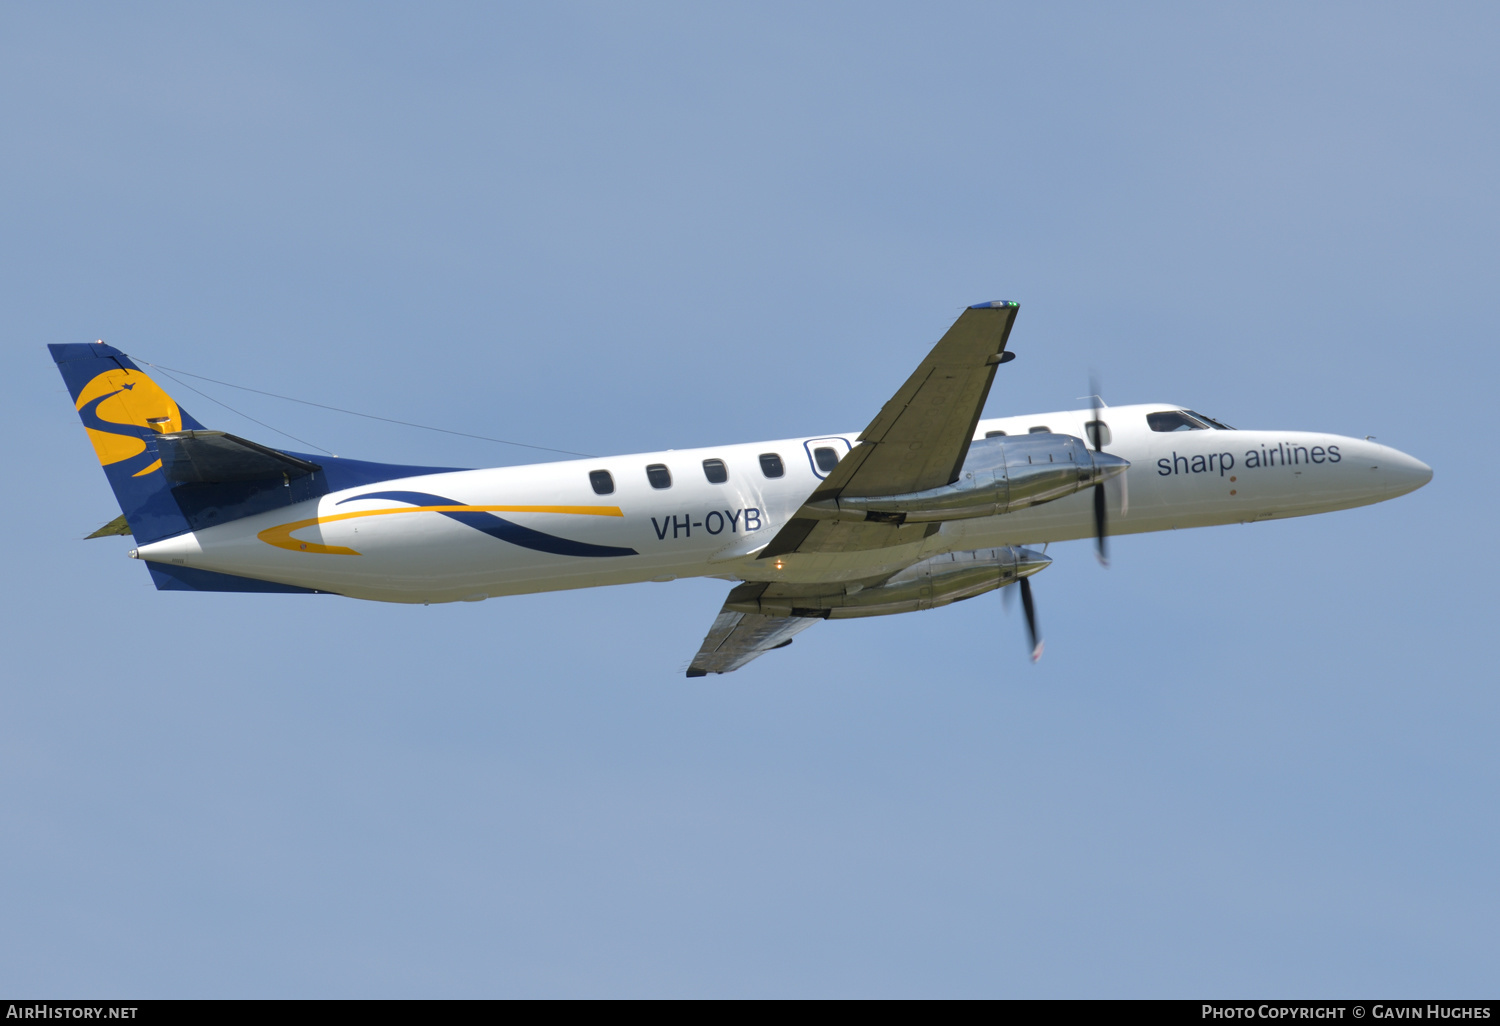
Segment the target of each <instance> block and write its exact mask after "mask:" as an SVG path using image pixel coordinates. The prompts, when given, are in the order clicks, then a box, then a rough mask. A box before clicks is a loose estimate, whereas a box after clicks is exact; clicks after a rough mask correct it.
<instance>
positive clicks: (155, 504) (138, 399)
mask: <svg viewBox="0 0 1500 1026" xmlns="http://www.w3.org/2000/svg"><path fill="white" fill-rule="evenodd" d="M47 348H48V349H49V350H51V351H52V359H53V360H55V361H57V368H58V370H60V371H62V376H63V381H64V382H65V383H66V384H67V386H68V394H69V395H71V396H72V397H73V405H74V407H75V408H76V409H77V410H78V415H79V416H80V417H82V418H83V426H84V428H85V429H87V431H88V433H89V441H91V442H93V443H94V453H95V454H96V455H97V456H98V457H99V462H100V464H101V465H103V467H104V473H105V476H107V477H108V478H109V484H110V487H111V488H113V489H114V490H115V498H116V499H118V500H119V502H120V511H121V512H122V513H124V514H125V521H126V523H128V524H129V525H130V531H131V533H132V534H134V535H135V537H136V539H137V540H138V541H140V542H142V543H145V542H153V541H156V540H157V539H159V538H166V537H168V536H170V535H174V534H180V533H182V532H183V531H186V530H189V525H188V521H187V517H185V516H184V515H183V513H182V510H180V509H179V508H178V506H177V503H176V502H175V501H173V498H172V490H171V483H170V482H169V481H167V480H166V478H165V477H164V476H163V475H162V472H161V456H160V455H159V454H158V453H157V451H156V442H155V438H156V435H157V434H159V433H160V434H165V433H167V432H172V431H184V430H186V431H193V430H201V429H202V428H203V425H202V424H199V423H198V422H197V421H196V420H194V419H193V418H192V417H191V416H189V415H188V414H187V413H185V412H184V411H183V410H182V408H181V407H179V406H178V405H177V403H176V402H175V401H173V399H172V397H171V396H169V395H167V393H166V392H165V391H163V390H162V387H161V386H160V385H158V384H157V383H156V382H155V381H152V380H151V378H150V377H149V376H148V375H147V374H146V373H145V372H143V371H142V370H141V369H140V368H139V367H137V366H136V365H135V364H134V363H132V362H131V361H130V358H129V357H128V356H126V355H125V354H124V353H122V352H120V351H119V350H118V349H116V348H114V347H113V346H107V345H104V344H103V343H95V344H93V345H88V344H72V345H51V346H48V347H47Z"/></svg>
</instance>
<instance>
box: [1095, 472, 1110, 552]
mask: <svg viewBox="0 0 1500 1026" xmlns="http://www.w3.org/2000/svg"><path fill="white" fill-rule="evenodd" d="M1108 534H1109V532H1108V530H1107V522H1106V517H1105V512H1104V482H1102V481H1101V482H1100V483H1099V484H1096V485H1094V542H1095V544H1096V545H1097V546H1098V555H1099V565H1100V566H1109V552H1108V550H1107V549H1106V547H1105V544H1104V539H1105V538H1106V537H1107V536H1108Z"/></svg>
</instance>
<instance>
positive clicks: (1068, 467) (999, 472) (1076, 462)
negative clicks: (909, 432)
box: [802, 432, 1130, 524]
mask: <svg viewBox="0 0 1500 1026" xmlns="http://www.w3.org/2000/svg"><path fill="white" fill-rule="evenodd" d="M1129 466H1130V461H1129V460H1123V459H1121V458H1120V457H1118V456H1111V455H1110V454H1109V453H1107V452H1093V451H1091V450H1090V449H1089V447H1088V444H1087V443H1086V442H1084V440H1083V439H1081V438H1074V437H1073V436H1072V435H1054V434H1044V433H1040V432H1038V433H1036V434H1030V435H1007V436H1003V437H998V438H984V439H981V440H979V441H976V442H973V443H972V444H970V446H969V455H968V458H967V459H965V460H964V465H963V469H962V470H961V471H960V472H959V475H958V480H957V481H954V482H953V483H952V484H950V485H944V486H943V487H941V488H929V489H928V490H927V491H924V492H908V493H906V494H904V495H874V496H863V495H861V496H848V495H841V496H839V497H838V498H837V499H821V500H819V501H817V502H809V503H806V504H805V505H804V506H803V507H802V510H803V515H809V516H814V517H819V518H821V519H825V520H875V521H882V522H885V523H893V524H910V523H923V522H929V521H936V520H965V519H968V518H970V517H992V516H997V515H999V514H1001V513H1012V512H1014V511H1016V510H1018V509H1025V508H1026V507H1027V506H1036V505H1039V504H1041V503H1043V502H1051V501H1052V500H1053V499H1061V498H1063V497H1064V496H1067V495H1072V494H1073V493H1074V492H1077V491H1082V490H1083V489H1085V488H1091V487H1093V486H1094V485H1096V484H1098V483H1099V482H1101V481H1107V480H1108V479H1110V478H1112V477H1114V476H1115V475H1117V474H1121V473H1123V472H1124V471H1125V469H1126V468H1127V467H1129Z"/></svg>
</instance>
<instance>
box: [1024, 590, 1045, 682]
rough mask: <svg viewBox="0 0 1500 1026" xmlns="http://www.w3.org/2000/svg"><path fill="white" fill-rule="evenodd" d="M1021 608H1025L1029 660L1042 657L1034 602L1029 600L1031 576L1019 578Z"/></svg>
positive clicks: (1034, 660)
mask: <svg viewBox="0 0 1500 1026" xmlns="http://www.w3.org/2000/svg"><path fill="white" fill-rule="evenodd" d="M1021 608H1022V609H1024V610H1026V630H1027V632H1028V633H1030V635H1031V661H1032V662H1036V661H1037V660H1038V659H1040V658H1041V657H1042V638H1041V635H1039V634H1038V633H1037V630H1036V603H1035V602H1033V601H1032V600H1031V578H1030V577H1023V578H1021Z"/></svg>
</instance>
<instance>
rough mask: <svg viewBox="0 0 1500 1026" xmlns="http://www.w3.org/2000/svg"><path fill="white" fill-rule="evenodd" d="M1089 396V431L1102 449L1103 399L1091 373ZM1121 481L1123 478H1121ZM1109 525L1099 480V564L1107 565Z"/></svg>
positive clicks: (1096, 512) (1096, 502) (1096, 519)
mask: <svg viewBox="0 0 1500 1026" xmlns="http://www.w3.org/2000/svg"><path fill="white" fill-rule="evenodd" d="M1089 398H1091V399H1092V400H1093V402H1094V407H1093V408H1094V426H1093V430H1092V431H1091V432H1090V434H1091V435H1093V438H1092V439H1090V441H1092V442H1093V443H1094V451H1095V452H1103V451H1104V429H1103V428H1102V427H1101V426H1100V425H1101V424H1103V422H1104V418H1103V417H1101V416H1100V414H1101V413H1102V412H1103V404H1104V400H1103V399H1101V398H1100V396H1099V379H1098V378H1096V377H1094V376H1093V375H1092V374H1090V375H1089ZM1122 483H1123V479H1122ZM1108 528H1109V525H1108V522H1107V517H1106V515H1105V497H1104V482H1103V481H1100V482H1099V483H1098V484H1096V485H1094V544H1095V553H1096V555H1098V557H1099V565H1100V566H1109V550H1108V548H1107V547H1106V545H1105V543H1104V539H1105V537H1106V536H1107V535H1108V533H1109V530H1108Z"/></svg>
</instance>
